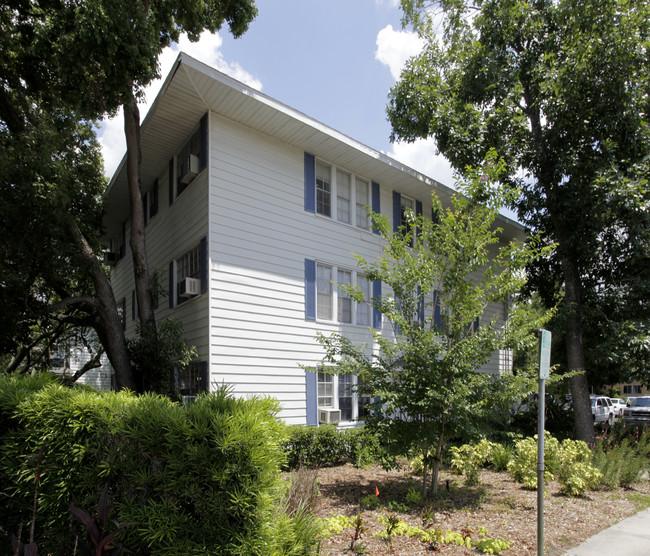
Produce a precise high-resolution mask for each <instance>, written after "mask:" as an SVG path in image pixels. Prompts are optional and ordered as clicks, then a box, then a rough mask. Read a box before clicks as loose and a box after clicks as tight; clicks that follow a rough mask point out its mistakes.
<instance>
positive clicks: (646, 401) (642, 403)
mask: <svg viewBox="0 0 650 556" xmlns="http://www.w3.org/2000/svg"><path fill="white" fill-rule="evenodd" d="M630 406H637V407H650V398H636V399H634V400H632V403H631V404H630Z"/></svg>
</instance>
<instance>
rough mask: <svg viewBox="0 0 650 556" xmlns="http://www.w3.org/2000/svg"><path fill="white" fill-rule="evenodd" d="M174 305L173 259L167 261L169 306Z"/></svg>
mask: <svg viewBox="0 0 650 556" xmlns="http://www.w3.org/2000/svg"><path fill="white" fill-rule="evenodd" d="M173 307H174V261H172V262H170V263H169V308H170V309H172V308H173Z"/></svg>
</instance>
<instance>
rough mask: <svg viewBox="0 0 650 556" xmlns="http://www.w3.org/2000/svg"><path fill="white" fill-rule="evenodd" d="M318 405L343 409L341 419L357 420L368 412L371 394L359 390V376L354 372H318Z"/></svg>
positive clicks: (344, 420)
mask: <svg viewBox="0 0 650 556" xmlns="http://www.w3.org/2000/svg"><path fill="white" fill-rule="evenodd" d="M317 384H318V407H322V408H332V409H338V410H340V411H341V421H342V422H347V421H357V420H359V419H363V417H365V416H366V415H367V413H368V411H367V409H366V407H367V405H368V404H369V403H370V396H367V395H361V394H359V393H358V392H357V388H356V387H357V377H356V375H352V374H341V375H331V374H327V373H321V372H319V373H318V382H317Z"/></svg>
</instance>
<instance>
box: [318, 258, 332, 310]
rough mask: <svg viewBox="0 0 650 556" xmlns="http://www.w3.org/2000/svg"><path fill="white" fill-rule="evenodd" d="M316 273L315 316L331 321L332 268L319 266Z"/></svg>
mask: <svg viewBox="0 0 650 556" xmlns="http://www.w3.org/2000/svg"><path fill="white" fill-rule="evenodd" d="M316 271H317V278H316V300H317V303H316V305H317V309H316V316H317V317H318V318H319V319H325V320H332V267H331V266H326V265H322V264H319V265H317V266H316Z"/></svg>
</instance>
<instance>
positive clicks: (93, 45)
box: [0, 0, 257, 357]
mask: <svg viewBox="0 0 650 556" xmlns="http://www.w3.org/2000/svg"><path fill="white" fill-rule="evenodd" d="M256 14H257V8H256V7H255V3H254V1H253V0H192V1H188V2H168V1H158V2H138V1H136V0H129V1H125V2H122V1H117V0H89V1H86V2H82V3H78V2H68V1H64V2H51V1H49V0H40V1H39V0H16V1H15V2H12V3H11V4H5V5H3V6H1V7H0V19H1V21H2V24H3V25H2V29H3V32H2V33H1V34H0V44H1V45H2V46H6V47H7V50H5V49H4V48H3V52H11V56H6V57H4V59H3V60H2V62H0V72H1V75H0V77H1V79H2V82H3V85H4V86H3V87H1V88H0V118H2V121H3V123H4V125H5V126H6V127H7V129H8V130H9V131H10V132H11V133H12V134H13V135H16V134H20V133H22V132H23V130H24V128H25V123H26V121H27V120H28V117H27V116H28V115H29V114H31V112H32V107H33V106H34V103H37V106H41V107H44V108H49V107H52V106H54V107H57V106H61V105H64V106H66V107H67V108H69V109H71V110H73V111H74V113H75V114H76V115H77V117H78V118H90V119H94V118H97V117H100V116H102V115H104V114H110V113H114V112H115V111H116V110H117V109H118V107H120V106H121V107H122V108H123V110H124V128H125V135H126V141H127V174H128V184H129V198H130V204H131V213H130V221H131V235H130V246H131V252H132V256H133V269H134V281H135V290H136V294H137V299H138V311H139V319H140V323H141V326H142V327H143V328H144V327H149V328H152V329H154V330H155V317H154V312H153V304H152V298H151V293H150V290H149V286H150V283H149V281H150V277H149V270H148V266H147V258H146V251H145V235H144V214H143V210H142V197H141V191H140V160H141V151H140V116H139V111H138V106H137V100H138V98H139V97H140V96H141V95H142V92H143V89H144V87H145V86H146V85H147V84H149V83H150V82H151V81H152V80H153V79H154V78H156V77H158V76H159V67H158V56H159V55H160V52H161V51H162V49H163V48H164V47H166V46H168V45H170V44H171V43H172V42H173V41H177V40H178V38H179V36H180V34H181V33H183V32H185V33H187V34H188V36H189V38H190V39H191V40H196V39H198V37H199V35H200V33H201V32H203V31H205V30H209V31H212V32H214V31H217V30H218V29H220V28H221V26H222V25H223V23H224V22H227V23H228V24H229V28H230V31H231V33H232V34H233V35H234V36H240V35H241V34H242V33H244V32H245V31H246V29H247V28H248V25H249V23H250V21H252V19H253V18H254V17H255V16H256ZM69 232H70V233H71V234H73V235H74V234H76V230H73V229H70V230H69ZM77 238H78V239H79V240H81V239H82V236H77ZM82 251H84V249H82ZM102 287H103V286H102ZM111 295H112V292H111ZM100 338H101V335H100ZM107 341H111V338H107ZM118 343H119V344H120V350H121V353H122V354H124V353H126V352H125V348H123V344H124V342H123V341H121V342H118ZM106 347H107V353H108V354H109V357H110V356H111V349H110V347H111V346H106Z"/></svg>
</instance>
